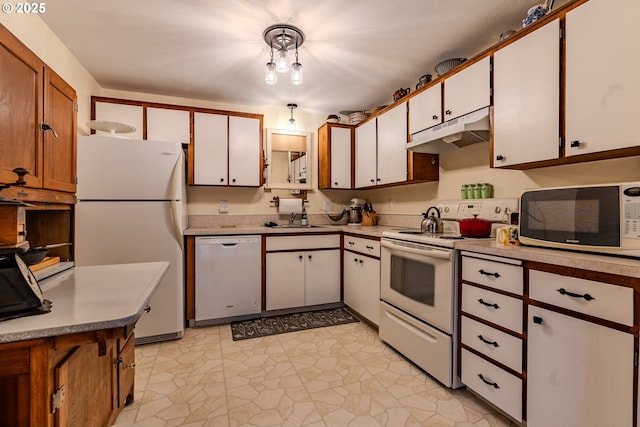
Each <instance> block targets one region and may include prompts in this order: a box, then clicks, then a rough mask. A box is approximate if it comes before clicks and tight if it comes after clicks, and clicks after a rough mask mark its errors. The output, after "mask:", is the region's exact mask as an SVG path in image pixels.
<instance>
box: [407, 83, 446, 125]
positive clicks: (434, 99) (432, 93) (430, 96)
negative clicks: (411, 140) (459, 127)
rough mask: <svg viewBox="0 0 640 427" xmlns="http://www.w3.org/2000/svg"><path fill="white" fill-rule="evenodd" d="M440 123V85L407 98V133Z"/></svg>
mask: <svg viewBox="0 0 640 427" xmlns="http://www.w3.org/2000/svg"><path fill="white" fill-rule="evenodd" d="M440 123H442V85H441V84H439V83H438V84H436V85H435V86H431V87H430V88H428V89H425V90H424V92H421V93H419V94H418V95H416V96H414V97H413V98H411V99H410V100H409V133H410V134H412V135H413V134H414V133H417V132H420V131H421V130H425V129H429V128H430V127H433V126H436V125H439V124H440Z"/></svg>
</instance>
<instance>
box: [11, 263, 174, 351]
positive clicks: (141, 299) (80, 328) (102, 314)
mask: <svg viewBox="0 0 640 427" xmlns="http://www.w3.org/2000/svg"><path fill="white" fill-rule="evenodd" d="M168 268H169V263H168V262H150V263H138V264H117V265H101V266H87V267H75V268H72V269H70V270H67V271H64V272H62V273H59V274H57V275H55V276H52V277H49V278H47V279H44V280H42V281H41V282H40V286H41V288H42V291H43V298H44V299H47V300H49V301H51V302H52V310H51V312H50V313H46V314H40V315H35V316H29V317H22V318H19V319H12V320H7V321H4V322H0V343H9V342H15V341H24V340H30V339H37V338H46V337H54V336H59V335H67V334H74V333H78V332H86V331H96V330H102V329H111V328H117V327H121V326H127V325H130V324H133V323H135V322H136V321H137V320H138V319H139V318H140V316H141V315H142V313H143V311H144V309H145V307H146V306H147V304H148V303H149V300H150V299H151V296H152V295H153V293H154V291H155V289H156V287H157V286H158V283H159V282H160V280H161V279H162V276H163V275H164V274H165V272H166V271H167V269H168Z"/></svg>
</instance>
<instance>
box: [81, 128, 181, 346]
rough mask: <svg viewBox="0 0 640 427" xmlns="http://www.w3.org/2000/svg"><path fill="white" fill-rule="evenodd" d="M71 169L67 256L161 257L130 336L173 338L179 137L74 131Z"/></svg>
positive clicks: (92, 259) (176, 325)
mask: <svg viewBox="0 0 640 427" xmlns="http://www.w3.org/2000/svg"><path fill="white" fill-rule="evenodd" d="M77 170H78V185H77V198H78V203H77V205H76V210H75V249H74V254H75V258H74V260H75V264H76V265H78V266H84V265H100V264H126V263H136V262H149V261H169V262H170V264H171V266H170V267H169V270H168V271H167V273H166V274H165V275H164V277H163V278H162V281H161V282H160V284H159V285H158V288H157V289H156V291H155V293H154V295H153V296H152V298H151V302H150V304H149V307H150V311H148V312H147V313H144V314H143V316H142V317H141V318H140V320H139V321H138V323H137V325H136V329H135V333H136V344H144V343H150V342H158V341H165V340H171V339H176V338H181V337H182V335H183V333H184V261H183V231H184V229H185V226H186V200H185V198H186V188H185V180H184V154H183V150H182V145H181V144H180V143H178V142H175V143H174V142H161V141H141V140H132V139H123V138H116V137H109V136H101V135H91V136H81V137H79V138H78V164H77ZM183 206H184V207H183ZM104 303H105V304H109V301H105V302H104Z"/></svg>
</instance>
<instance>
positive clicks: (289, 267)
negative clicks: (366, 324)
mask: <svg viewBox="0 0 640 427" xmlns="http://www.w3.org/2000/svg"><path fill="white" fill-rule="evenodd" d="M270 249H271V250H272V251H271V252H270ZM338 302H340V236H339V235H337V234H336V235H330V236H319V238H315V237H314V236H281V237H267V254H266V309H267V310H280V309H289V308H296V307H304V306H311V305H318V304H330V303H338Z"/></svg>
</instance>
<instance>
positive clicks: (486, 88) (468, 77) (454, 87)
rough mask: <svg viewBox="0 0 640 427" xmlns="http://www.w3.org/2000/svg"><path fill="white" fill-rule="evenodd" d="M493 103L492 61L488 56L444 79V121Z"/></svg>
mask: <svg viewBox="0 0 640 427" xmlns="http://www.w3.org/2000/svg"><path fill="white" fill-rule="evenodd" d="M490 103H491V62H490V58H489V57H488V56H487V57H485V58H483V59H481V60H480V61H478V62H476V63H475V64H473V65H470V66H469V67H467V68H464V69H462V70H460V71H459V72H457V73H455V74H453V75H452V76H451V77H448V78H446V79H445V80H444V121H447V120H451V119H453V118H456V117H460V116H464V115H465V114H468V113H471V112H473V111H476V110H479V109H481V108H483V107H486V106H488V105H489V104H490Z"/></svg>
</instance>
